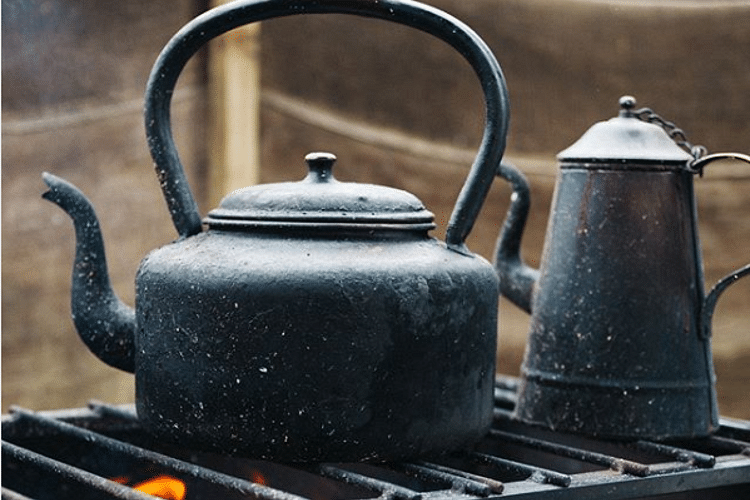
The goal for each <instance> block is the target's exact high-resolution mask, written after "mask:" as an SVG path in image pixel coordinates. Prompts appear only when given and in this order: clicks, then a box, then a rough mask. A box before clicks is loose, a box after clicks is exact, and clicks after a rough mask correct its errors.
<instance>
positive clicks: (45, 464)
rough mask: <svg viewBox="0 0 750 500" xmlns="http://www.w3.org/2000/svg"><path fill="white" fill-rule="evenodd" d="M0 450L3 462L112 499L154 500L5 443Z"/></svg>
mask: <svg viewBox="0 0 750 500" xmlns="http://www.w3.org/2000/svg"><path fill="white" fill-rule="evenodd" d="M2 450H3V460H9V461H11V462H13V463H17V464H19V465H23V466H25V467H30V468H33V469H37V470H40V471H42V472H44V473H46V474H54V475H57V476H58V477H60V478H61V479H65V480H66V481H70V482H72V483H78V484H80V485H83V486H86V487H88V488H91V489H93V490H96V491H100V492H102V493H106V494H108V495H111V496H112V497H113V498H118V499H121V500H154V497H152V496H151V495H146V494H145V493H141V492H139V491H136V490H133V489H131V488H128V487H127V486H123V485H121V484H118V483H115V482H114V481H109V480H108V479H105V478H103V477H101V476H97V475H96V474H92V473H91V472H88V471H85V470H83V469H79V468H77V467H73V466H72V465H68V464H66V463H64V462H60V461H57V460H53V459H51V458H48V457H45V456H44V455H40V454H39V453H34V452H33V451H30V450H27V449H25V448H21V447H20V446H16V445H14V444H11V443H6V442H5V441H3V444H2ZM3 497H5V494H3Z"/></svg>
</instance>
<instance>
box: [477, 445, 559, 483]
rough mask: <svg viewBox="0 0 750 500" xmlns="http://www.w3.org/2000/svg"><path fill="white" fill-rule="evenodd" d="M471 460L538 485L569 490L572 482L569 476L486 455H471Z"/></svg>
mask: <svg viewBox="0 0 750 500" xmlns="http://www.w3.org/2000/svg"><path fill="white" fill-rule="evenodd" d="M469 459H470V460H472V461H473V462H474V463H477V464H483V465H489V466H492V467H494V468H496V469H498V470H500V471H506V472H510V473H512V474H518V475H520V476H523V477H525V478H527V479H529V480H530V481H534V482H536V483H542V484H553V485H555V486H562V487H563V488H567V487H568V486H570V482H571V477H570V476H569V475H568V474H563V473H561V472H557V471H553V470H549V469H543V468H541V467H535V466H533V465H529V464H523V463H520V462H515V461H513V460H508V459H506V458H501V457H496V456H494V455H488V454H486V453H471V454H470V455H469Z"/></svg>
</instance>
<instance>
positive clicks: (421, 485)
mask: <svg viewBox="0 0 750 500" xmlns="http://www.w3.org/2000/svg"><path fill="white" fill-rule="evenodd" d="M517 384H518V381H517V379H515V378H512V377H505V376H503V377H498V379H497V383H496V389H495V400H496V408H495V422H494V424H493V428H492V430H491V431H490V433H489V435H488V436H486V438H485V439H484V440H483V441H482V442H481V443H480V444H479V445H478V446H477V447H476V448H475V450H474V451H472V452H468V453H462V454H456V455H449V456H445V457H439V458H435V459H430V460H425V461H418V462H413V463H393V464H391V463H389V464H374V463H344V464H340V463H336V464H333V463H321V464H294V465H285V464H277V463H272V462H266V461H258V460H249V459H244V458H237V457H228V456H223V455H219V454H214V453H205V452H197V451H194V450H189V449H185V448H180V447H179V446H174V445H170V444H166V443H162V442H156V441H154V440H153V439H152V438H150V437H149V435H148V434H146V433H145V432H144V431H143V430H142V429H141V427H140V425H139V423H138V420H137V418H136V416H135V411H134V408H133V406H132V405H126V406H111V405H106V404H101V403H96V402H92V403H91V404H90V405H89V407H88V408H79V409H70V410H58V411H46V412H30V411H27V410H23V409H17V408H16V409H13V411H12V412H11V414H10V415H6V416H4V417H3V419H2V473H3V475H2V481H3V484H2V498H3V499H23V498H36V499H47V498H50V499H52V498H54V499H61V498H75V499H84V500H85V499H99V498H120V499H148V498H152V499H153V498H154V497H153V496H149V495H148V494H146V493H144V491H147V492H151V493H153V494H156V495H160V496H161V497H163V498H173V499H177V498H179V499H183V500H190V499H213V498H222V499H234V498H237V499H240V498H252V499H258V500H302V499H310V500H350V499H351V500H360V499H362V500H364V499H379V500H447V499H451V500H473V499H487V500H489V499H494V498H554V499H567V498H574V499H584V498H597V499H598V498H607V499H619V498H646V497H648V498H651V497H658V498H663V499H675V498H702V499H705V498H721V499H722V500H727V499H729V498H750V422H746V421H739V420H730V419H722V420H721V428H720V430H719V431H718V432H717V433H716V434H715V435H713V436H711V437H708V438H704V439H696V440H690V441H683V442H670V443H657V442H652V441H634V442H614V441H602V440H595V439H590V438H584V437H580V436H573V435H568V434H561V433H556V432H552V431H548V430H545V429H540V428H536V427H531V426H528V425H524V424H521V423H519V422H516V421H513V420H512V419H511V418H510V415H511V411H512V409H513V405H514V403H515V391H516V388H517ZM169 481H171V483H169ZM143 485H146V486H143Z"/></svg>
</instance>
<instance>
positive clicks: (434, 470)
mask: <svg viewBox="0 0 750 500" xmlns="http://www.w3.org/2000/svg"><path fill="white" fill-rule="evenodd" d="M401 468H403V469H405V470H409V469H411V470H414V471H417V473H421V471H425V472H428V473H429V474H437V476H436V477H438V478H444V480H446V481H450V482H451V484H452V489H453V490H455V491H457V492H460V493H467V494H472V495H478V496H483V497H485V496H488V495H490V494H492V493H502V491H503V483H502V482H500V481H495V480H494V479H490V478H488V477H482V476H479V475H476V474H471V473H469V472H465V471H462V470H458V469H454V468H451V467H445V466H442V465H438V464H433V463H427V462H420V463H417V464H402V465H401ZM429 474H427V475H429Z"/></svg>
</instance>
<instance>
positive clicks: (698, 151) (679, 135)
mask: <svg viewBox="0 0 750 500" xmlns="http://www.w3.org/2000/svg"><path fill="white" fill-rule="evenodd" d="M635 103H636V101H635V98H634V97H632V96H623V97H621V98H620V107H622V109H626V110H628V113H629V114H630V115H631V116H633V117H635V118H638V119H639V120H641V121H644V122H647V123H653V124H654V125H658V126H660V127H661V128H662V129H664V131H665V132H666V133H667V135H669V137H671V138H672V140H673V141H674V142H675V144H677V145H678V146H680V147H681V148H682V149H684V150H685V151H686V152H687V153H688V154H690V156H692V157H693V161H692V162H690V165H688V170H690V171H691V172H692V173H694V174H699V175H700V176H703V168H699V169H694V168H693V165H694V164H695V162H697V161H698V160H700V159H701V158H703V157H704V156H706V154H707V153H708V150H707V149H706V148H705V146H700V145H697V146H696V145H693V144H692V143H691V142H690V141H688V138H687V135H686V134H685V131H684V130H682V129H681V128H679V127H677V125H675V124H674V123H673V122H671V121H669V120H665V119H664V118H662V117H661V116H659V115H658V114H656V113H655V112H654V111H653V110H652V109H651V108H641V109H633V108H634V107H635Z"/></svg>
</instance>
